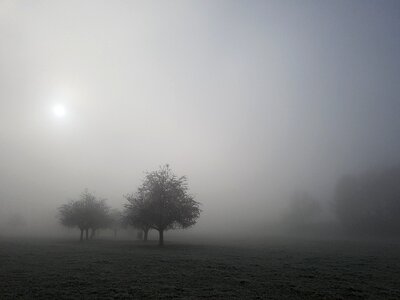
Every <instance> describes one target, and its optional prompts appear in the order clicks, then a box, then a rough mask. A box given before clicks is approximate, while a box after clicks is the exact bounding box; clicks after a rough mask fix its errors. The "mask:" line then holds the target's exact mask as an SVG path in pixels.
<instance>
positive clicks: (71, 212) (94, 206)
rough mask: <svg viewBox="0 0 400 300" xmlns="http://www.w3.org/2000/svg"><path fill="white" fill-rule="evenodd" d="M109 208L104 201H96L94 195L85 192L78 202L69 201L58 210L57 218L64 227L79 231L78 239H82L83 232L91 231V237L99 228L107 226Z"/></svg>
mask: <svg viewBox="0 0 400 300" xmlns="http://www.w3.org/2000/svg"><path fill="white" fill-rule="evenodd" d="M109 210H110V209H109V207H108V206H107V204H106V201H105V200H104V199H97V198H96V196H95V195H93V194H92V193H90V192H88V191H87V190H85V191H84V192H83V193H82V194H81V195H80V198H79V200H71V201H70V202H69V203H67V204H64V205H62V206H61V207H60V208H59V218H60V222H61V224H62V225H64V226H66V227H77V228H79V229H80V231H81V236H80V239H81V240H82V239H83V232H84V231H86V239H88V238H89V237H88V231H89V229H92V236H93V235H94V232H95V231H96V230H97V229H99V228H104V227H107V226H108V225H109V222H110V218H109Z"/></svg>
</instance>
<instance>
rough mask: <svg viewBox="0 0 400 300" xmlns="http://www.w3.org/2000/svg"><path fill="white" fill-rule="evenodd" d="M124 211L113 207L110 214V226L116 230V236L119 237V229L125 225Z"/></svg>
mask: <svg viewBox="0 0 400 300" xmlns="http://www.w3.org/2000/svg"><path fill="white" fill-rule="evenodd" d="M122 217H123V216H122V213H121V211H119V210H118V209H113V210H111V212H110V215H109V220H110V221H109V228H110V229H111V230H112V231H113V232H114V238H117V233H118V230H119V229H120V228H121V227H122V225H123V220H122Z"/></svg>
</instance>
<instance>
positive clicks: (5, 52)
mask: <svg viewBox="0 0 400 300" xmlns="http://www.w3.org/2000/svg"><path fill="white" fill-rule="evenodd" d="M399 95H400V2H399V1H211V0H210V1H50V0H48V1H40V0H36V1H8V0H0V164H1V168H0V209H2V210H3V213H4V212H6V211H7V212H9V211H12V210H21V211H24V212H28V213H31V212H39V211H41V210H43V208H46V210H47V211H48V212H52V213H54V214H55V213H56V208H57V207H58V206H59V205H60V204H61V203H63V202H65V201H66V200H67V199H70V198H74V197H76V196H77V195H79V193H80V192H81V191H82V190H83V189H84V188H88V189H89V190H92V191H95V192H96V194H97V195H99V196H103V197H105V198H108V199H109V203H110V204H112V205H114V206H117V207H121V205H122V203H123V202H124V200H123V198H122V195H123V194H126V193H129V192H132V191H134V190H135V189H136V188H137V186H138V185H139V184H140V182H141V178H142V177H143V175H144V171H146V170H147V171H151V170H154V169H156V168H157V167H158V166H159V165H162V164H165V163H169V164H170V165H171V167H172V169H173V170H175V171H176V173H177V174H178V175H183V174H185V175H187V176H188V177H189V184H190V187H191V191H192V192H193V193H194V194H195V195H196V197H197V200H198V201H200V202H202V203H203V209H204V216H203V217H202V218H201V219H200V224H199V226H206V225H204V224H205V223H208V224H220V225H221V224H222V225H221V226H229V224H231V223H230V222H233V221H232V220H235V221H237V220H242V221H243V222H245V220H246V219H249V217H251V219H255V220H256V219H261V218H264V216H267V215H268V213H269V212H273V211H274V210H275V208H277V207H279V206H280V205H281V204H280V203H281V201H283V200H282V199H284V198H285V196H286V195H288V194H290V193H291V192H292V191H294V190H297V189H304V190H307V191H309V192H310V193H315V194H316V195H317V196H319V197H328V195H329V191H331V190H332V189H333V187H334V185H335V183H336V180H337V179H338V177H339V176H341V175H342V174H345V173H353V172H357V171H359V170H363V169H367V168H370V167H376V166H382V165H383V166H385V165H392V164H398V163H399V162H400V117H399V115H400V98H399ZM57 104H62V105H64V106H65V109H66V114H65V116H64V117H62V118H60V117H56V116H55V115H54V113H53V107H54V105H57ZM322 200H329V199H328V198H327V199H322ZM38 204H39V205H38ZM269 215H272V214H271V213H270V214H269ZM217 219H220V220H219V221H217ZM221 220H222V221H221ZM218 222H219V223H218ZM202 224H203V225H202Z"/></svg>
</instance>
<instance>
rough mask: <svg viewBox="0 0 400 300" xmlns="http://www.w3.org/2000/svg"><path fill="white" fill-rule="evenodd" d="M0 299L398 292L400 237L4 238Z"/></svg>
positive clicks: (387, 295)
mask: <svg viewBox="0 0 400 300" xmlns="http://www.w3.org/2000/svg"><path fill="white" fill-rule="evenodd" d="M0 298H1V299H19V298H29V299H33V298H35V299H38V298H40V299H72V298H81V299H82V298H85V299H87V298H97V299H110V298H120V299H124V298H135V299H142V298H164V299H168V298H183V299H195V298H224V299H235V298H236V299H257V298H260V299H349V298H360V299H400V245H398V244H394V243H392V244H390V243H386V244H383V243H365V242H364V243H363V242H357V243H356V242H344V241H342V242H334V241H323V242H322V241H319V242H316V241H294V240H278V239H274V240H270V241H265V242H264V243H263V244H262V245H257V246H254V245H253V246H249V247H243V245H242V246H232V245H231V246H217V245H214V246H212V245H187V244H173V243H169V244H167V245H166V246H165V247H164V248H163V249H159V248H158V247H157V246H156V244H153V243H150V244H147V245H144V244H141V243H138V242H132V241H112V240H97V241H90V242H86V243H79V242H76V241H71V240H69V241H68V240H25V241H24V240H0Z"/></svg>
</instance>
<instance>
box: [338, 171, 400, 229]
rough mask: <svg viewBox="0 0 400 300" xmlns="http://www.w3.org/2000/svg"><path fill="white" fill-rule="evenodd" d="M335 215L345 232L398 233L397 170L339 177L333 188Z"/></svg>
mask: <svg viewBox="0 0 400 300" xmlns="http://www.w3.org/2000/svg"><path fill="white" fill-rule="evenodd" d="M335 206H336V213H337V216H338V218H339V220H340V221H341V222H342V224H343V225H344V227H345V228H346V229H347V230H348V231H349V232H354V233H364V234H370V235H375V234H377V235H397V234H399V233H400V168H399V167H397V168H392V169H386V170H381V171H373V172H367V173H364V174H361V175H359V176H346V177H343V178H342V179H341V180H340V181H339V182H338V184H337V186H336V197H335Z"/></svg>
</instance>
